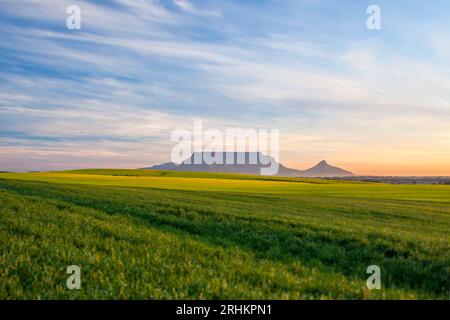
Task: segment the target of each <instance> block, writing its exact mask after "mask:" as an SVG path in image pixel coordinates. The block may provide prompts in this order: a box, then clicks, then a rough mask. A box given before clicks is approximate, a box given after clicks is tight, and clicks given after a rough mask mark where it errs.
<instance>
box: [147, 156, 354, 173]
mask: <svg viewBox="0 0 450 320" xmlns="http://www.w3.org/2000/svg"><path fill="white" fill-rule="evenodd" d="M218 159H219V160H218ZM213 160H216V162H215V163H214V161H213ZM271 161H272V162H275V159H273V158H271V157H269V156H266V155H263V154H261V153H260V152H198V153H197V152H195V153H193V154H192V155H191V156H190V157H189V158H188V159H186V160H184V161H183V162H182V163H181V164H175V163H173V162H167V163H163V164H160V165H155V166H152V167H146V168H142V169H150V170H175V171H190V172H223V173H242V174H256V175H259V174H261V170H262V168H268V167H269V166H270V163H271ZM217 162H218V163H217ZM278 166H279V167H278V173H277V174H276V176H283V177H309V178H311V177H348V176H353V173H351V172H350V171H347V170H344V169H341V168H338V167H334V166H331V165H329V164H328V163H327V162H326V161H325V160H322V161H320V162H319V163H318V164H317V165H315V166H314V167H312V168H309V169H307V170H297V169H291V168H288V167H285V166H284V165H282V164H281V163H278Z"/></svg>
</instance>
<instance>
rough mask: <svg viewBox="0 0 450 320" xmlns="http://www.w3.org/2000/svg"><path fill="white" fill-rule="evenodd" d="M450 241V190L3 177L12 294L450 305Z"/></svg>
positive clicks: (79, 174)
mask: <svg viewBox="0 0 450 320" xmlns="http://www.w3.org/2000/svg"><path fill="white" fill-rule="evenodd" d="M449 240H450V186H437V185H436V186H431V185H428V186H427V185H388V184H373V183H356V182H336V181H328V180H314V179H290V178H269V177H259V176H250V175H231V174H205V173H182V172H169V171H151V170H78V171H65V172H48V173H1V174H0V299H448V298H449V289H450V288H449V284H450V277H449V274H450V272H449V271H450V270H449V266H450V249H449V248H450V247H449ZM70 265H79V266H80V267H81V289H80V290H69V289H67V287H66V280H67V278H68V277H69V276H70V275H68V274H67V273H66V268H67V266H70ZM370 265H378V266H380V268H381V285H382V288H381V289H380V290H368V289H367V288H366V280H367V278H368V277H369V276H370V275H369V274H367V272H366V269H367V267H368V266H370Z"/></svg>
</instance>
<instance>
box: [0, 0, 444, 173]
mask: <svg viewBox="0 0 450 320" xmlns="http://www.w3.org/2000/svg"><path fill="white" fill-rule="evenodd" d="M72 4H76V5H79V7H80V8H81V30H69V29H67V27H66V19H67V17H68V16H69V15H68V14H67V13H66V8H67V7H68V6H69V5H72ZM371 4H376V5H378V6H379V7H380V8H381V18H382V20H381V21H382V29H381V30H368V29H367V27H366V20H367V17H368V15H367V13H366V9H367V7H368V6H369V5H371ZM0 28H1V32H0V48H1V50H0V67H1V69H0V70H1V72H0V171H1V170H11V171H12V170H21V171H22V170H62V169H72V168H89V167H104V168H137V167H143V166H149V165H152V164H157V163H162V162H167V161H170V152H171V149H172V147H173V145H174V142H172V141H171V139H170V138H171V133H172V131H173V130H176V129H180V128H186V129H190V128H192V126H193V123H194V121H195V120H202V121H203V122H204V123H205V125H207V126H208V127H210V128H218V129H220V130H225V129H226V128H230V127H240V128H269V129H279V130H280V137H281V153H280V160H281V162H282V163H283V164H285V165H287V166H290V167H294V168H299V169H305V168H307V167H309V166H312V165H314V164H315V163H317V162H319V161H320V160H324V159H325V160H327V162H329V163H330V164H333V165H336V166H340V167H343V168H345V169H347V170H350V171H353V172H354V173H357V174H367V175H369V174H374V175H449V176H450V1H448V0H433V1H406V0H396V1H392V0H385V1H381V0H380V1H378V0H373V1H354V0H297V1H293V0H284V1H275V0H272V1H268V0H262V1H256V0H249V1H237V0H235V1H233V0H226V1H193V0H192V1H191V0H190V1H185V0H184V1H183V0H175V1H169V0H167V1H156V0H155V1H150V0H146V1H144V0H141V1H139V0H115V1H93V0H91V1H65V0H58V1H44V0H41V1H37V0H23V1H17V0H2V1H1V2H0Z"/></svg>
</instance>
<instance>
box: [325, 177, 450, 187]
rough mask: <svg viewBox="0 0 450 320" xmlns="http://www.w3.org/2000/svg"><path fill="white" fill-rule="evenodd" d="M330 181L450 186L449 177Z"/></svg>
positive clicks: (345, 178) (368, 178)
mask: <svg viewBox="0 0 450 320" xmlns="http://www.w3.org/2000/svg"><path fill="white" fill-rule="evenodd" d="M327 179H332V180H345V181H360V182H380V183H392V184H445V185H450V177H377V176H353V177H336V178H327Z"/></svg>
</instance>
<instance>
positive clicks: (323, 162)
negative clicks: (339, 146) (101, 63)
mask: <svg viewBox="0 0 450 320" xmlns="http://www.w3.org/2000/svg"><path fill="white" fill-rule="evenodd" d="M319 164H321V165H325V164H328V163H327V162H326V161H325V160H322V161H320V162H319Z"/></svg>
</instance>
